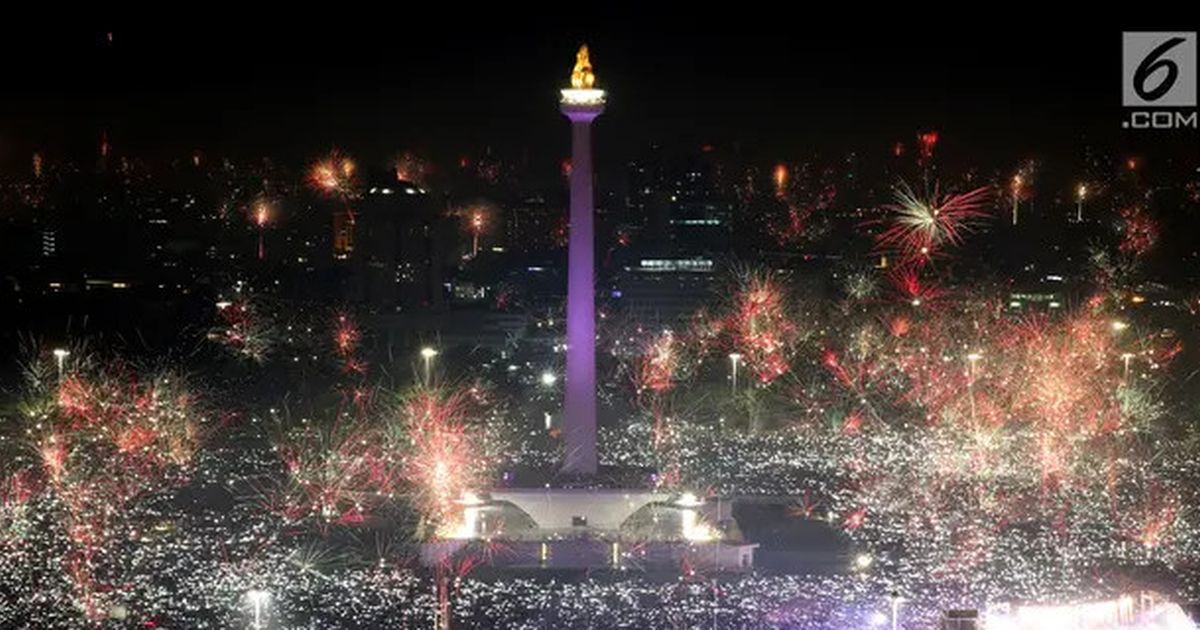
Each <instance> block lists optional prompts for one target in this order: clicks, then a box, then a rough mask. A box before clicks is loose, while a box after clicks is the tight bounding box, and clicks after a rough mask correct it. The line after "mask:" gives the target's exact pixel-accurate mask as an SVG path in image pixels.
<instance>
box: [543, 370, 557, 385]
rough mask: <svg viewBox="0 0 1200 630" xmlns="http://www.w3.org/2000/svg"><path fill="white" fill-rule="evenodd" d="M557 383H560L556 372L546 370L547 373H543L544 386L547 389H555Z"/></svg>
mask: <svg viewBox="0 0 1200 630" xmlns="http://www.w3.org/2000/svg"><path fill="white" fill-rule="evenodd" d="M557 382H558V375H557V374H555V373H554V372H551V371H550V370H546V371H545V372H542V385H545V386H546V387H554V384H555V383H557Z"/></svg>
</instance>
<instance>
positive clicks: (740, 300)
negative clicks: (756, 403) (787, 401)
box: [728, 273, 800, 385]
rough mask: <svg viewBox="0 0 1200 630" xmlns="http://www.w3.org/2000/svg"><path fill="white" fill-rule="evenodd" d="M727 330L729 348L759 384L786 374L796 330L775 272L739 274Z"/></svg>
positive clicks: (797, 337)
mask: <svg viewBox="0 0 1200 630" xmlns="http://www.w3.org/2000/svg"><path fill="white" fill-rule="evenodd" d="M728 329H729V330H730V332H731V333H732V334H733V348H734V349H735V350H736V351H738V352H739V353H741V354H742V355H743V356H744V358H745V361H746V365H747V367H749V369H750V370H752V371H753V373H754V375H755V376H756V377H757V378H758V381H759V382H760V383H762V384H763V385H769V384H771V383H772V382H774V381H775V379H777V378H779V377H780V376H783V375H784V374H785V373H787V371H788V369H789V368H790V365H789V363H790V361H791V356H792V353H793V351H794V349H795V345H796V342H797V341H798V340H799V336H800V329H799V327H797V326H796V324H795V322H793V321H792V320H791V319H790V317H789V306H788V304H787V299H786V298H785V292H784V289H783V287H782V286H781V283H780V280H779V278H778V277H777V276H776V275H775V274H772V273H747V274H745V275H744V276H743V277H742V279H741V287H740V288H739V290H738V292H737V294H736V295H735V296H734V303H733V314H732V315H731V316H730V318H729V324H728Z"/></svg>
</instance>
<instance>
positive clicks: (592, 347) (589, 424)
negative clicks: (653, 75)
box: [562, 103, 603, 475]
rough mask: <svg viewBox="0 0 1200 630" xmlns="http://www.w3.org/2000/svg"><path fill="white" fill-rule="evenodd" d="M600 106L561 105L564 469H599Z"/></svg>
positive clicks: (591, 472)
mask: <svg viewBox="0 0 1200 630" xmlns="http://www.w3.org/2000/svg"><path fill="white" fill-rule="evenodd" d="M602 111H603V105H602V104H600V105H598V104H594V103H593V104H568V103H563V105H562V112H563V113H564V114H566V116H567V118H570V119H571V175H570V183H571V216H570V239H569V241H568V260H567V266H568V269H567V374H566V393H565V396H564V398H565V400H564V409H563V428H564V430H563V433H564V437H565V438H566V453H565V455H566V461H565V462H563V472H565V473H569V474H576V475H594V474H595V473H596V289H595V283H594V278H593V266H594V265H595V254H594V249H595V231H594V229H593V227H592V223H593V214H594V211H593V208H592V121H593V120H594V119H595V118H596V116H599V115H600V113H601V112H602Z"/></svg>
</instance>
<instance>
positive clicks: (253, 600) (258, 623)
mask: <svg viewBox="0 0 1200 630" xmlns="http://www.w3.org/2000/svg"><path fill="white" fill-rule="evenodd" d="M246 601H248V602H250V605H251V606H252V607H253V608H254V625H253V626H252V627H253V628H255V629H256V630H257V629H259V628H263V627H265V626H263V613H264V612H265V611H266V609H267V606H268V605H269V604H270V603H271V593H270V592H268V591H264V590H260V589H251V590H249V591H246Z"/></svg>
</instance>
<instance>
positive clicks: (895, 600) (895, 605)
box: [888, 591, 904, 630]
mask: <svg viewBox="0 0 1200 630" xmlns="http://www.w3.org/2000/svg"><path fill="white" fill-rule="evenodd" d="M888 599H890V600H891V602H892V630H897V628H899V627H900V626H899V625H898V623H899V618H900V602H902V601H904V598H903V597H900V594H899V593H897V592H896V591H892V593H891V595H890V596H889V597H888Z"/></svg>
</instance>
